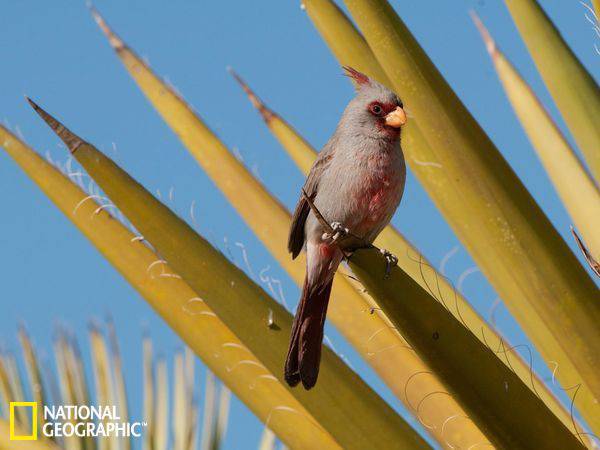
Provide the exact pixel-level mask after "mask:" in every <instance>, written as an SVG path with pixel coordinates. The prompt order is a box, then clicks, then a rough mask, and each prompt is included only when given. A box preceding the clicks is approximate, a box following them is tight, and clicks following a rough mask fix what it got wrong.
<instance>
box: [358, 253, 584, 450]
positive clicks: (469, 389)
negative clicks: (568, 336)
mask: <svg viewBox="0 0 600 450" xmlns="http://www.w3.org/2000/svg"><path fill="white" fill-rule="evenodd" d="M385 265H386V260H385V258H384V257H383V256H382V255H381V253H380V252H379V251H378V250H377V249H369V250H359V251H358V252H356V253H355V254H354V255H353V256H352V257H351V258H350V266H351V267H352V270H353V272H354V273H355V274H356V275H357V276H358V278H359V279H360V280H361V281H362V282H363V284H364V285H365V287H366V288H367V289H368V290H369V292H371V293H372V294H373V296H374V297H375V299H376V300H377V303H378V304H379V305H380V307H381V308H383V309H384V310H385V311H386V313H387V316H388V317H389V318H390V320H391V321H392V323H393V324H394V326H396V327H397V328H398V329H399V330H401V331H402V333H403V335H404V336H406V339H407V341H408V343H409V344H410V345H411V346H412V348H413V349H414V350H415V351H416V352H417V353H419V354H420V355H422V357H423V359H425V360H426V361H427V363H428V364H429V365H430V366H431V367H432V369H433V370H434V371H435V373H437V374H438V376H440V378H441V379H442V380H444V382H445V384H446V385H447V386H448V388H449V389H450V392H452V393H453V394H454V395H455V396H456V398H458V399H460V401H461V404H462V405H464V406H465V408H466V410H467V411H468V413H469V417H470V418H471V420H473V421H474V422H476V423H477V424H478V425H479V427H480V428H481V429H482V430H483V431H484V433H485V434H486V436H487V437H488V438H489V439H490V441H491V443H492V444H493V445H495V446H496V447H497V448H503V449H511V450H516V449H542V448H543V449H546V448H548V449H549V448H556V449H567V448H568V449H576V448H585V447H584V446H583V445H582V444H581V442H580V441H579V440H578V439H577V438H576V437H575V436H574V435H573V434H572V433H571V432H570V431H569V430H568V429H567V427H566V426H565V425H564V424H562V423H561V422H560V420H559V419H558V418H557V417H556V416H555V415H554V414H552V412H551V411H550V410H549V409H548V408H547V407H546V405H544V403H543V402H542V400H541V399H540V398H538V397H537V396H536V395H535V393H534V392H532V391H531V390H530V389H529V388H528V387H527V386H526V385H525V383H523V382H522V381H521V380H520V379H519V377H518V376H517V375H516V374H515V373H514V372H513V371H511V370H510V368H509V367H507V366H506V365H505V364H504V363H503V362H502V361H500V359H499V358H498V357H497V356H496V354H495V353H494V352H493V351H492V350H491V349H490V348H488V347H487V346H485V345H484V344H483V343H482V342H481V341H479V339H477V338H476V337H475V336H474V335H473V333H472V332H471V331H469V330H468V329H467V328H466V327H464V326H463V325H462V324H461V323H460V322H459V321H458V320H457V319H456V318H454V317H453V316H452V315H451V314H450V313H449V312H448V310H447V309H446V308H445V307H444V305H443V304H442V303H440V302H438V301H437V300H436V299H434V298H433V297H432V296H431V295H429V294H428V293H427V292H426V291H425V289H423V288H422V287H421V286H419V285H418V283H416V282H415V281H414V280H413V279H412V278H411V277H410V276H408V275H407V274H406V273H405V272H403V271H402V270H401V269H400V268H398V267H394V268H392V270H391V273H390V274H389V277H387V278H386V276H385ZM438 395H447V394H444V393H438Z"/></svg>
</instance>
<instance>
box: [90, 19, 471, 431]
mask: <svg viewBox="0 0 600 450" xmlns="http://www.w3.org/2000/svg"><path fill="white" fill-rule="evenodd" d="M93 13H94V17H95V19H96V21H97V22H98V24H99V25H100V27H101V28H102V30H103V31H104V33H105V34H106V35H107V36H108V38H109V42H110V43H111V45H112V46H113V48H114V49H115V51H116V52H117V54H118V56H119V58H120V59H121V60H122V62H123V64H124V65H125V67H126V69H127V70H128V72H129V73H130V75H131V76H132V78H133V79H134V80H135V81H136V83H137V84H138V86H139V87H140V89H141V90H142V92H143V93H144V94H145V95H146V96H147V98H148V99H149V100H150V102H151V103H152V104H153V106H154V107H155V108H156V109H157V111H158V112H159V113H160V114H161V116H162V117H163V119H164V120H165V121H166V122H167V124H168V125H169V126H170V127H171V128H172V129H173V131H174V132H175V133H176V134H177V136H178V137H179V138H180V139H181V140H182V142H183V144H184V145H185V146H186V147H187V148H188V150H189V151H190V152H191V154H192V155H193V156H194V157H195V158H196V160H197V161H198V162H199V164H200V165H201V166H202V168H203V169H204V171H205V172H206V173H207V174H208V175H209V176H210V178H211V179H212V180H213V182H214V183H215V184H216V185H217V187H218V188H219V189H220V190H221V191H222V192H223V194H224V195H225V197H227V199H228V200H229V202H230V203H231V204H232V206H233V207H234V208H235V209H236V210H237V211H238V213H239V214H240V216H241V217H242V218H243V219H244V220H245V222H246V223H247V224H248V226H249V227H250V228H251V229H252V230H253V231H254V233H255V234H256V236H257V237H258V238H259V239H260V240H261V241H262V242H263V243H264V245H265V246H266V248H267V249H268V250H269V251H270V252H271V254H272V255H273V256H274V257H275V258H276V259H277V261H278V262H279V263H280V264H281V265H282V267H283V268H284V269H285V270H286V271H287V272H288V273H289V274H290V276H291V277H292V279H294V281H295V282H296V283H297V284H302V282H303V280H304V271H305V260H304V255H301V256H300V257H299V258H297V259H296V260H292V259H291V258H290V255H289V253H288V252H287V249H286V242H287V235H288V230H289V224H290V221H291V218H290V214H289V212H288V211H287V210H286V209H285V208H284V207H283V206H282V205H281V204H280V203H279V202H278V201H277V200H276V199H275V198H274V197H273V196H272V195H271V194H270V193H269V192H267V191H266V190H265V188H264V187H263V186H262V185H261V183H260V182H259V181H258V180H256V179H255V178H254V176H253V175H252V174H251V173H250V171H249V170H247V169H246V168H245V167H244V166H243V164H241V163H240V162H239V161H238V160H237V158H236V157H235V156H234V155H233V154H232V153H231V152H229V150H228V149H227V148H226V147H225V145H224V144H223V143H222V142H221V141H220V140H219V138H218V137H217V136H215V134H214V133H213V132H212V131H211V130H210V129H209V128H208V127H207V125H206V124H205V123H204V122H203V121H202V120H201V119H200V118H199V117H198V116H197V115H196V114H195V113H194V112H193V111H192V109H191V108H190V107H189V106H188V105H187V104H186V103H185V101H184V100H183V99H182V98H181V97H180V95H178V94H177V93H175V92H174V91H173V89H171V87H170V86H168V85H167V84H166V83H164V82H163V81H162V80H161V79H160V78H159V77H157V76H156V75H155V74H154V73H153V72H152V71H151V70H150V69H149V68H148V67H147V65H146V64H145V63H144V62H143V61H142V60H141V59H140V58H138V57H137V56H136V55H135V54H134V53H133V51H132V50H131V49H129V47H127V45H126V44H125V43H124V42H123V41H122V40H121V39H120V38H119V37H117V36H116V35H115V33H114V32H113V31H112V30H110V29H109V28H108V26H107V24H106V23H105V22H104V20H103V19H102V18H101V17H100V16H99V15H98V13H97V12H96V11H93ZM264 113H265V114H268V112H267V111H266V110H265V111H264ZM257 212H260V213H258V214H257ZM361 290H362V289H361V287H360V286H358V285H357V284H356V283H354V282H352V280H351V279H349V278H346V277H344V276H343V275H341V274H338V276H336V281H335V283H334V287H333V296H332V301H331V304H330V306H329V312H328V317H329V318H330V319H331V321H332V322H333V323H334V324H335V325H336V327H337V328H338V329H339V330H340V331H341V332H342V334H343V335H344V336H345V337H346V338H347V339H348V340H349V341H350V342H351V343H352V344H353V345H354V347H355V348H356V349H357V350H358V352H359V353H360V354H361V355H362V356H363V357H364V358H365V360H366V361H367V362H368V363H369V364H370V365H371V366H372V367H373V368H374V369H375V370H376V372H377V373H378V375H379V376H380V377H381V378H382V379H383V380H384V381H385V382H386V384H387V385H388V386H390V388H391V389H392V390H393V392H394V393H395V394H396V396H397V397H398V398H400V399H402V400H404V399H405V397H406V389H405V386H406V383H407V381H409V380H410V379H411V377H412V376H413V375H414V374H415V373H417V372H426V371H427V370H428V368H427V367H426V366H425V365H424V364H423V363H422V362H421V361H420V360H419V358H418V356H417V355H415V354H414V353H413V352H410V351H407V349H406V346H405V343H404V340H403V339H402V337H401V336H399V335H398V333H396V331H395V330H394V329H393V328H391V327H390V326H389V321H387V320H386V318H385V317H382V316H381V313H380V311H379V309H378V308H376V305H374V304H373V303H372V301H371V299H369V298H368V296H365V295H363V294H362V293H361ZM369 311H372V312H373V314H369V313H368V312H369ZM438 389H442V386H441V384H440V383H436V381H435V379H433V378H423V379H419V380H416V381H415V382H411V389H410V392H411V393H414V395H415V396H418V397H419V398H422V397H423V396H425V395H426V394H427V393H428V392H432V391H434V390H438ZM440 404H443V405H444V407H443V408H442V410H443V411H444V413H445V414H446V415H445V416H444V417H443V419H441V420H439V421H437V422H436V426H437V427H438V429H441V425H442V422H443V420H445V419H446V418H447V417H448V416H449V415H454V414H464V412H463V411H462V410H461V408H460V407H459V406H458V405H457V404H456V402H455V401H453V400H452V399H451V398H449V397H446V398H439V399H438V398H436V399H435V400H434V401H432V402H431V403H428V404H427V406H426V408H424V410H423V411H418V413H419V415H420V418H422V420H423V421H425V422H427V423H431V422H432V418H431V416H432V415H434V414H435V415H437V414H438V412H437V411H438V406H439V405H440ZM409 406H410V405H409ZM440 417H441V416H440ZM479 438H481V435H479ZM479 440H481V439H476V440H475V441H473V442H477V441H479Z"/></svg>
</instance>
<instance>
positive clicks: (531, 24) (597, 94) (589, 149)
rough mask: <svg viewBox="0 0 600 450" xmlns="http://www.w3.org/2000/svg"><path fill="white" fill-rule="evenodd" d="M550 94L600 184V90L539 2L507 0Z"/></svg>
mask: <svg viewBox="0 0 600 450" xmlns="http://www.w3.org/2000/svg"><path fill="white" fill-rule="evenodd" d="M504 2H505V3H506V7H507V8H508V10H509V12H510V14H511V16H512V19H513V21H514V22H515V25H516V26H517V28H518V30H519V33H520V35H521V38H522V39H523V41H524V42H525V45H526V46H527V49H528V50H529V54H530V55H531V57H532V59H533V61H534V63H535V65H536V67H537V69H538V71H539V73H540V75H541V76H542V79H543V80H544V83H545V84H546V87H547V88H548V91H550V94H551V95H552V98H553V99H554V102H555V103H556V106H557V107H558V110H559V111H560V113H561V115H562V117H563V119H564V121H565V123H566V124H567V127H569V130H570V131H571V133H572V135H573V138H574V139H575V142H577V145H578V147H579V149H580V150H581V152H582V153H583V156H584V157H585V160H586V162H587V164H588V167H589V169H590V172H591V173H592V175H593V176H594V178H595V180H596V183H600V125H599V123H598V117H600V88H599V87H598V85H597V84H596V82H595V81H594V79H593V78H592V76H591V75H590V74H589V73H588V71H587V70H586V69H585V67H584V66H583V65H582V64H581V62H580V61H579V60H578V59H577V56H575V53H573V51H572V50H571V48H570V47H569V46H568V44H567V43H566V42H565V41H564V39H563V38H562V36H561V35H560V32H559V31H558V29H557V28H556V26H555V25H554V24H553V23H552V21H551V20H550V18H549V17H548V15H547V14H546V13H545V12H544V10H543V9H542V7H541V6H540V4H539V3H538V2H537V1H536V0H504Z"/></svg>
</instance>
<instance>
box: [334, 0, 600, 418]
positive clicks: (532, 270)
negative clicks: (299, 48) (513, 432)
mask: <svg viewBox="0 0 600 450" xmlns="http://www.w3.org/2000/svg"><path fill="white" fill-rule="evenodd" d="M345 3H346V5H347V6H348V8H349V9H350V12H351V14H352V16H353V17H354V18H355V20H356V21H357V23H358V26H359V28H360V29H361V31H362V33H363V35H364V36H365V38H366V40H367V42H368V43H369V46H370V48H371V49H372V50H373V53H374V54H375V56H376V57H377V59H378V61H379V63H380V64H381V66H382V67H383V69H384V70H385V71H386V73H387V74H388V76H389V78H390V80H391V81H392V82H393V83H394V87H395V90H396V91H397V92H398V93H399V95H400V97H401V98H402V99H403V101H404V103H405V104H406V105H408V108H409V109H410V111H411V113H412V114H413V116H414V118H413V120H412V122H413V123H412V124H410V122H409V124H410V125H411V126H407V127H406V129H405V130H404V133H407V134H405V136H406V135H410V134H411V133H412V132H413V130H414V129H417V127H418V128H419V129H420V134H421V136H422V137H425V138H426V139H427V143H428V144H429V145H428V146H422V147H421V146H416V145H411V143H410V141H409V140H408V139H405V140H404V141H403V149H404V151H405V154H407V156H408V162H409V164H411V162H413V163H414V162H415V161H427V162H434V163H435V166H432V165H427V166H423V165H419V164H411V168H412V169H413V171H414V173H415V175H416V176H417V177H418V179H419V180H420V181H421V183H422V184H423V186H424V187H425V189H426V190H427V192H428V193H429V195H430V197H431V198H432V199H433V200H434V202H435V204H436V206H437V207H438V208H439V209H440V211H441V212H442V214H443V215H444V217H445V218H446V220H447V221H448V223H449V224H450V226H451V227H452V228H453V230H454V231H455V233H456V234H457V236H458V237H459V239H461V241H462V242H463V243H464V244H465V246H466V247H467V249H468V250H469V252H470V253H471V255H472V256H473V259H474V260H475V261H476V262H477V264H478V266H479V267H480V268H481V270H482V272H483V273H484V275H486V277H487V278H488V280H489V281H490V283H491V284H492V286H493V287H494V288H495V290H496V291H497V292H498V294H499V296H500V298H502V300H503V301H504V302H505V303H506V305H507V306H508V308H509V310H510V312H511V313H512V314H513V315H514V316H515V317H516V318H517V320H518V321H519V323H520V324H521V326H522V327H523V329H524V331H525V332H526V333H527V334H528V336H529V337H530V339H531V340H532V341H533V342H534V343H535V345H536V347H537V348H538V350H539V351H540V352H541V353H542V355H543V356H544V358H545V359H546V361H555V362H556V363H558V364H559V366H560V370H559V371H558V372H557V378H558V379H559V380H560V382H561V384H562V385H563V386H564V387H570V386H574V385H577V384H581V387H580V389H579V390H578V393H577V399H576V400H577V401H576V405H577V408H578V409H579V410H580V412H581V413H582V414H583V415H584V417H585V419H586V420H587V422H588V424H589V425H590V426H592V427H593V428H594V430H599V429H600V414H599V413H598V412H599V411H600V409H599V408H600V378H598V376H597V374H598V373H599V371H600V352H598V347H599V346H600V327H599V325H598V324H600V302H598V299H597V292H598V289H597V287H596V286H595V284H594V282H593V281H592V279H591V278H590V276H589V275H588V274H587V272H586V271H585V269H584V268H583V267H582V266H581V265H580V264H579V262H578V261H577V259H576V258H575V256H574V255H573V253H572V252H571V251H570V249H569V247H568V246H567V245H566V243H565V242H564V241H563V240H562V239H561V237H560V235H559V234H558V233H557V231H556V230H555V229H554V227H553V226H552V224H551V223H550V221H549V220H548V218H547V217H546V216H545V215H544V213H543V212H542V210H541V209H540V207H539V206H538V205H537V203H536V202H535V200H534V199H533V197H532V196H531V195H530V194H529V192H527V190H526V189H525V187H524V186H523V183H522V182H521V181H520V180H519V179H518V178H517V176H516V175H515V173H514V172H513V170H512V169H511V168H510V166H509V165H508V163H507V162H506V160H504V158H503V157H502V155H501V154H500V152H498V150H497V149H496V147H495V146H494V144H493V143H492V141H491V140H490V139H489V137H488V136H487V135H486V134H485V132H484V131H483V130H482V129H481V127H480V126H479V124H478V123H477V122H476V121H475V119H474V118H473V117H472V116H471V114H470V113H469V111H468V110H467V109H466V108H465V106H464V105H463V104H462V102H461V101H460V99H459V98H458V97H457V95H456V94H455V93H454V91H453V90H452V89H451V88H450V86H449V85H448V84H447V82H446V81H445V80H444V78H443V77H442V75H441V74H440V72H439V71H438V70H437V68H436V67H435V66H434V65H433V63H432V62H431V60H430V59H429V57H428V56H427V55H426V54H425V52H424V51H423V49H422V48H421V47H420V46H419V44H418V42H417V41H416V39H415V38H414V37H413V35H412V34H411V33H410V31H409V30H408V28H407V27H406V26H405V24H404V23H403V22H402V21H401V20H400V18H399V17H398V15H397V14H396V12H395V11H394V10H393V9H392V7H391V6H390V5H389V4H388V3H387V2H385V1H383V0H346V1H345ZM424 150H428V152H427V153H425V152H424V153H422V154H421V153H420V152H421V151H424ZM565 335H568V336H569V340H565V339H564V337H565Z"/></svg>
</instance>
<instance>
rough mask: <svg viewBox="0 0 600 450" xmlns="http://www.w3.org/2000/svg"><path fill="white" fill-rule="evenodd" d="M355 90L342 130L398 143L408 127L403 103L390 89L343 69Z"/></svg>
mask: <svg viewBox="0 0 600 450" xmlns="http://www.w3.org/2000/svg"><path fill="white" fill-rule="evenodd" d="M344 70H345V71H346V74H347V75H348V76H349V77H351V78H352V79H353V81H354V85H355V87H356V97H354V99H352V101H350V103H349V104H348V106H347V107H346V110H345V111H344V115H343V117H342V120H341V121H340V126H341V127H343V128H344V131H345V132H350V133H351V134H353V135H360V136H364V137H366V138H372V139H383V140H386V141H390V140H391V141H395V140H397V139H398V138H399V136H400V129H401V127H402V126H403V125H404V124H405V123H406V120H407V118H406V113H405V111H404V109H403V105H402V101H401V100H400V99H399V98H398V96H397V95H396V94H394V92H392V91H391V90H389V89H388V88H387V87H385V86H384V85H382V84H381V83H378V82H377V81H375V80H372V79H370V78H369V77H368V76H366V75H365V74H363V73H360V72H358V71H357V70H355V69H353V68H351V67H344Z"/></svg>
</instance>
